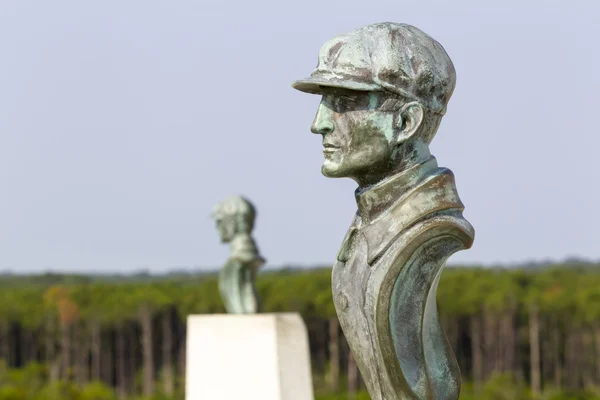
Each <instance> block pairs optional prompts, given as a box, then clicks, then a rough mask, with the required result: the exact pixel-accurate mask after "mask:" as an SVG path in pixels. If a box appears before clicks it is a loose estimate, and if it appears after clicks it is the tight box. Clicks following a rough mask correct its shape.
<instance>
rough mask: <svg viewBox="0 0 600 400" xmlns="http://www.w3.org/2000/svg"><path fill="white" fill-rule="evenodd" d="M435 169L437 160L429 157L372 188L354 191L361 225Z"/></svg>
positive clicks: (372, 218)
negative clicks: (361, 221)
mask: <svg viewBox="0 0 600 400" xmlns="http://www.w3.org/2000/svg"><path fill="white" fill-rule="evenodd" d="M437 168H438V164H437V160H436V159H435V157H433V156H431V158H429V159H428V160H427V161H424V162H422V163H419V164H416V165H413V166H412V167H410V168H408V169H405V170H404V171H401V172H399V173H397V174H395V175H392V176H390V177H388V178H386V179H384V180H383V181H381V182H379V183H377V184H375V185H373V186H369V187H366V188H363V189H361V188H358V189H356V192H355V193H354V196H355V197H356V204H357V205H358V214H359V215H360V217H361V219H362V220H363V223H369V222H370V221H373V220H374V219H376V218H377V217H378V216H379V215H381V213H383V212H384V211H385V210H387V209H388V208H389V207H390V206H391V205H392V204H393V203H395V202H396V201H397V200H398V198H399V197H401V196H402V195H404V194H406V193H407V192H408V191H409V190H411V189H413V188H414V187H415V186H416V185H417V184H418V183H420V182H421V181H423V180H424V179H425V178H426V177H428V176H430V175H432V174H433V173H435V171H436V170H437Z"/></svg>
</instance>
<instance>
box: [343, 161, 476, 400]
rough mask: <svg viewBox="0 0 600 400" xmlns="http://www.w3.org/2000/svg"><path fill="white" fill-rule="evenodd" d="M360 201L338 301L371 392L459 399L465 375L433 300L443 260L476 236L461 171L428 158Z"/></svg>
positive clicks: (380, 396) (379, 396) (362, 193)
mask: <svg viewBox="0 0 600 400" xmlns="http://www.w3.org/2000/svg"><path fill="white" fill-rule="evenodd" d="M356 201H357V205H358V211H357V213H356V216H355V218H354V220H353V222H352V225H351V226H350V229H349V230H348V233H347V234H346V237H345V238H344V241H343V243H342V247H341V249H340V251H339V253H338V256H337V262H336V263H335V265H334V267H333V273H332V286H333V300H334V304H335V308H336V311H337V315H338V318H339V321H340V325H341V327H342V329H343V331H344V334H345V336H346V339H347V341H348V344H349V346H350V349H351V350H352V353H353V354H354V357H355V359H356V362H357V365H358V367H359V369H360V371H361V373H362V375H363V378H364V381H365V383H366V385H367V389H368V391H369V394H370V395H371V399H372V400H404V399H436V400H437V399H440V400H455V399H458V395H459V393H458V392H459V390H460V389H459V388H460V372H459V369H458V365H457V364H456V361H455V358H454V357H453V356H452V350H451V348H450V346H449V344H448V341H447V339H446V336H445V334H444V333H443V330H442V328H441V326H440V323H439V319H438V315H437V307H436V298H435V295H436V289H437V284H438V281H439V277H440V275H441V270H442V267H443V265H444V263H445V261H446V259H447V258H448V257H449V256H450V255H451V254H453V253H454V252H456V251H458V250H462V249H466V248H469V247H470V246H471V244H472V242H473V237H474V231H473V228H472V226H471V225H470V224H469V223H468V222H467V221H466V220H465V219H464V218H463V216H462V211H463V209H464V206H463V204H462V202H461V201H460V199H459V197H458V193H457V191H456V186H455V181H454V174H453V173H452V172H451V171H450V170H448V169H445V168H438V166H437V162H436V160H435V158H434V157H431V158H430V159H429V160H428V161H426V162H424V163H421V164H418V165H415V166H413V167H411V168H409V169H407V170H404V171H402V172H400V173H398V174H396V175H394V176H391V177H388V178H387V179H385V180H384V181H382V182H380V183H378V184H376V185H374V186H372V187H369V188H366V189H364V190H357V192H356Z"/></svg>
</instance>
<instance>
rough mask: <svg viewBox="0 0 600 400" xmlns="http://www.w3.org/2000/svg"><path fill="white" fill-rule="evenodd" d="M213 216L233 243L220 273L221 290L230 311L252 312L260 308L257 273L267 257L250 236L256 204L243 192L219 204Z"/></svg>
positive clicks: (223, 240) (226, 237) (227, 241)
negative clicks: (260, 253) (245, 196)
mask: <svg viewBox="0 0 600 400" xmlns="http://www.w3.org/2000/svg"><path fill="white" fill-rule="evenodd" d="M212 215H213V218H214V219H215V221H216V224H217V230H218V231H219V234H220V236H221V241H222V242H223V243H229V244H230V246H231V256H230V257H229V259H228V260H227V262H226V263H225V265H224V266H223V268H222V269H221V271H220V273H219V292H220V293H221V299H222V300H223V302H224V303H225V308H226V309H227V312H228V313H231V314H253V313H257V312H259V311H260V301H259V298H258V295H257V293H256V283H255V282H256V273H257V270H258V268H260V267H261V266H262V265H263V264H264V263H265V260H264V259H263V258H262V257H261V256H260V255H259V253H258V248H257V246H256V243H255V242H254V239H253V238H252V236H251V233H252V229H253V228H254V220H255V218H256V210H255V208H254V206H253V205H252V204H251V203H250V202H249V201H248V200H246V199H245V198H243V197H240V196H234V197H230V198H228V199H226V200H224V201H222V202H221V203H219V204H217V205H216V206H215V208H214V209H213V213H212Z"/></svg>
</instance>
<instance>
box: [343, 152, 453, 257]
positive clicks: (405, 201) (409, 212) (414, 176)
mask: <svg viewBox="0 0 600 400" xmlns="http://www.w3.org/2000/svg"><path fill="white" fill-rule="evenodd" d="M356 201H357V203H358V212H357V213H356V217H355V219H354V221H353V222H352V225H351V226H350V230H349V231H348V233H347V234H346V238H345V239H344V242H343V243H342V248H341V249H340V252H339V253H338V260H339V261H341V262H346V261H348V259H349V258H350V254H351V253H352V251H353V250H352V248H353V246H352V242H353V237H354V236H355V235H356V234H357V233H359V232H360V233H361V234H362V235H363V236H364V238H365V240H366V242H367V253H368V254H367V262H368V264H369V265H372V264H373V263H374V262H375V260H376V259H378V258H379V256H381V254H383V252H384V251H385V250H386V249H387V248H388V247H389V246H390V244H391V243H392V241H393V240H394V238H396V237H397V236H398V235H400V234H401V233H402V232H403V231H404V230H405V229H407V228H409V227H410V226H412V225H413V224H415V223H416V222H418V221H420V220H423V219H424V218H427V217H428V216H431V215H434V214H435V213H440V212H448V211H452V212H459V213H460V212H462V210H463V209H464V206H463V204H462V202H461V201H460V198H459V197H458V193H457V192H456V186H455V183H454V174H453V173H452V171H450V170H448V169H446V168H438V166H437V162H436V160H435V158H433V157H432V158H430V159H429V160H427V161H425V162H423V163H421V164H418V165H415V166H414V167H412V168H409V169H407V170H405V171H402V172H401V173H399V174H396V175H393V176H391V177H389V178H387V179H385V180H384V181H382V182H380V183H378V184H377V185H374V186H372V187H370V188H366V189H363V190H361V191H357V192H356Z"/></svg>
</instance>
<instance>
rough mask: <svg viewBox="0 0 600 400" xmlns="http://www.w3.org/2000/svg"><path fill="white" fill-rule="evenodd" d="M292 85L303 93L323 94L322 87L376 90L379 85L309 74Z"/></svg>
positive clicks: (363, 90)
mask: <svg viewBox="0 0 600 400" xmlns="http://www.w3.org/2000/svg"><path fill="white" fill-rule="evenodd" d="M292 87H293V88H294V89H296V90H299V91H301V92H304V93H311V94H323V87H331V88H340V89H348V90H357V91H361V92H370V91H373V90H378V89H379V86H377V85H376V84H374V83H364V82H356V81H351V80H348V79H339V78H324V77H314V76H311V77H309V78H306V79H301V80H299V81H296V82H294V83H292Z"/></svg>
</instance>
